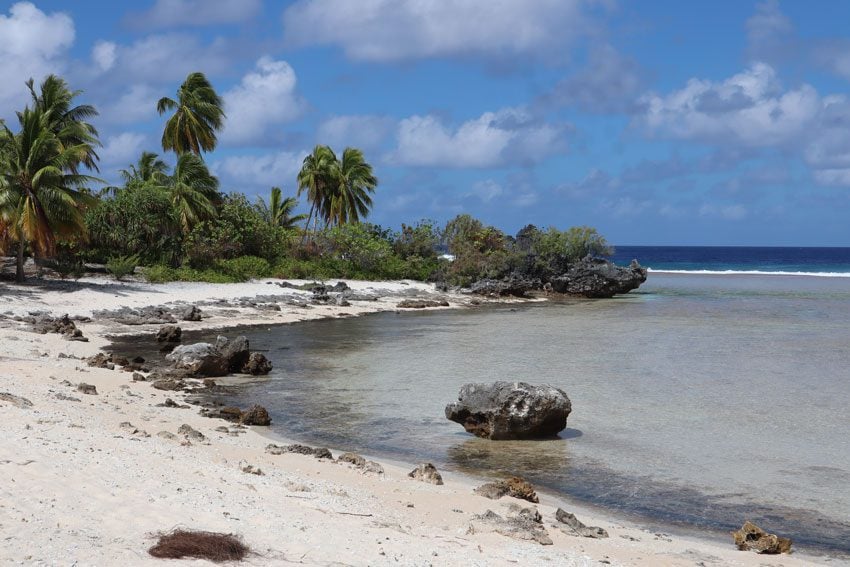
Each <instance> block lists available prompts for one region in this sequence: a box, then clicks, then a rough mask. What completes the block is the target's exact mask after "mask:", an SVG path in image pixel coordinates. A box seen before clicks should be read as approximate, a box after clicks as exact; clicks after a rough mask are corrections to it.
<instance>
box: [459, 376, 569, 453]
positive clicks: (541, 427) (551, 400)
mask: <svg viewBox="0 0 850 567" xmlns="http://www.w3.org/2000/svg"><path fill="white" fill-rule="evenodd" d="M571 411H572V404H571V403H570V399H569V398H568V397H567V394H566V393H565V392H564V391H563V390H561V389H560V388H555V387H553V386H546V385H544V386H532V385H531V384H527V383H525V382H494V383H493V384H482V383H477V384H465V385H464V386H463V387H462V388H461V389H460V393H459V394H458V399H457V401H456V402H452V403H450V404H448V405H447V406H446V418H448V419H450V420H451V421H454V422H457V423H460V424H461V425H463V427H464V429H466V430H467V431H468V432H469V433H473V434H475V435H477V436H478V437H485V438H489V439H494V440H498V439H536V438H541V437H551V436H553V435H556V434H558V432H560V431H563V430H564V428H566V427H567V417H568V416H569V415H570V412H571Z"/></svg>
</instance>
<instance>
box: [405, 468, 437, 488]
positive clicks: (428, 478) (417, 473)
mask: <svg viewBox="0 0 850 567" xmlns="http://www.w3.org/2000/svg"><path fill="white" fill-rule="evenodd" d="M407 476H409V477H410V478H412V479H413V480H419V481H422V482H427V483H429V484H436V485H438V486H440V485H442V484H443V476H442V475H441V474H440V473H439V471H437V467H435V466H434V465H432V464H431V463H422V464H421V465H419V466H418V467H416V468H415V469H413V470H412V471H410V472H409V473H407Z"/></svg>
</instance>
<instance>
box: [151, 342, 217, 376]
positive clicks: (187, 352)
mask: <svg viewBox="0 0 850 567" xmlns="http://www.w3.org/2000/svg"><path fill="white" fill-rule="evenodd" d="M165 358H166V360H169V361H171V362H173V363H174V367H175V368H178V369H182V370H186V371H188V372H189V373H190V374H192V375H194V376H225V375H227V374H228V372H230V363H229V361H228V359H227V358H225V357H223V356H222V355H221V352H219V350H218V349H216V348H215V346H213V345H211V344H209V343H195V344H191V345H180V346H178V347H175V348H174V350H173V351H171V353H169V354H168V355H166V357H165Z"/></svg>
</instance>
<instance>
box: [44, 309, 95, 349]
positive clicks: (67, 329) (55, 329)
mask: <svg viewBox="0 0 850 567" xmlns="http://www.w3.org/2000/svg"><path fill="white" fill-rule="evenodd" d="M33 330H34V331H35V332H36V333H40V334H42V335H45V334H47V333H58V334H60V335H62V338H63V339H65V340H68V341H81V342H84V343H85V342H88V339H87V338H86V337H84V336H83V332H82V331H81V330H80V329H78V328H77V325H76V324H75V323H74V322H73V321H72V320H71V318H70V317H68V315H67V314H65V315H62V316H61V317H57V318H55V319H54V318H53V317H50V316H48V315H42V316H39V317H37V318H34V319H33Z"/></svg>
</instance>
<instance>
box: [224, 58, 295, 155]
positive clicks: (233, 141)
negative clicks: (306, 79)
mask: <svg viewBox="0 0 850 567" xmlns="http://www.w3.org/2000/svg"><path fill="white" fill-rule="evenodd" d="M295 84H296V78H295V71H294V70H293V69H292V67H290V66H289V63H287V62H286V61H275V60H273V59H271V58H270V57H262V58H260V59H259V60H258V61H257V64H256V67H255V70H254V71H252V72H250V73H248V74H247V75H245V76H244V77H242V81H241V82H240V83H239V84H238V85H236V86H235V87H233V88H232V89H230V90H229V91H227V92H226V93H224V97H223V98H224V110H225V112H226V113H227V122H226V124H225V127H224V132H222V136H221V140H222V143H224V144H227V145H262V144H264V143H266V142H267V136H268V134H269V133H270V132H271V131H273V130H278V129H279V126H280V125H281V124H283V123H285V122H288V121H290V120H293V119H294V118H297V117H298V116H299V115H300V114H301V113H302V111H303V108H304V103H303V102H302V100H301V99H300V97H299V96H298V94H297V93H296V90H295Z"/></svg>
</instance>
